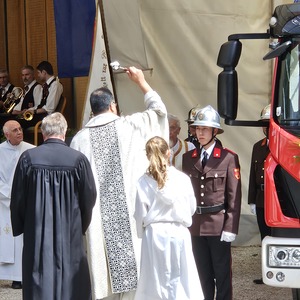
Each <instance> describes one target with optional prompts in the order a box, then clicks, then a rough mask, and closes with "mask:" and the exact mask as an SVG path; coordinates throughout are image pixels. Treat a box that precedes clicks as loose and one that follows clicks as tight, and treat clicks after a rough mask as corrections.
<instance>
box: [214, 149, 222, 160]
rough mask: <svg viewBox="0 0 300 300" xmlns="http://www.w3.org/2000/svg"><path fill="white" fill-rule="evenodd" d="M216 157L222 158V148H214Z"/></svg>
mask: <svg viewBox="0 0 300 300" xmlns="http://www.w3.org/2000/svg"><path fill="white" fill-rule="evenodd" d="M213 155H214V157H217V158H218V157H220V156H221V149H220V148H214V153H213Z"/></svg>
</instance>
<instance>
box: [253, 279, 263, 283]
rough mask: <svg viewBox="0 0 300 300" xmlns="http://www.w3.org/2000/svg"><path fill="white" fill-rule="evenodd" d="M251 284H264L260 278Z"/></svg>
mask: <svg viewBox="0 0 300 300" xmlns="http://www.w3.org/2000/svg"><path fill="white" fill-rule="evenodd" d="M253 282H254V283H255V284H264V282H263V280H262V278H260V279H254V280H253Z"/></svg>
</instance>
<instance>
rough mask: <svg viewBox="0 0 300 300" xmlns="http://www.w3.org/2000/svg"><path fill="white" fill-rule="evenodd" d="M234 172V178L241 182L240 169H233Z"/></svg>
mask: <svg viewBox="0 0 300 300" xmlns="http://www.w3.org/2000/svg"><path fill="white" fill-rule="evenodd" d="M233 172H234V177H235V178H236V179H238V180H239V179H240V178H241V174H240V169H233Z"/></svg>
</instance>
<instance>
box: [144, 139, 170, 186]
mask: <svg viewBox="0 0 300 300" xmlns="http://www.w3.org/2000/svg"><path fill="white" fill-rule="evenodd" d="M168 150H169V146H168V144H167V142H166V141H165V140H164V139H163V138H161V137H159V136H155V137H153V138H151V139H150V140H149V141H148V142H147V143H146V155H147V158H148V160H149V162H150V164H149V167H148V173H149V174H150V175H152V177H153V178H154V179H155V180H156V181H157V185H158V188H159V189H162V188H163V187H164V186H165V183H166V181H167V166H168V164H169V160H168Z"/></svg>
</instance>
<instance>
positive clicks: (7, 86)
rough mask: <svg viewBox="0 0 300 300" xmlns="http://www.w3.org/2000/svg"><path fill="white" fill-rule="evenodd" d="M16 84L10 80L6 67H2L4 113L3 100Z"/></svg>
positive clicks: (0, 84)
mask: <svg viewBox="0 0 300 300" xmlns="http://www.w3.org/2000/svg"><path fill="white" fill-rule="evenodd" d="M14 87H15V86H14V85H13V84H11V83H10V82H9V74H8V71H7V70H6V69H0V113H4V112H5V111H4V107H3V102H4V101H5V100H6V98H7V95H8V94H9V93H11V92H12V90H13V89H14Z"/></svg>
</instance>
